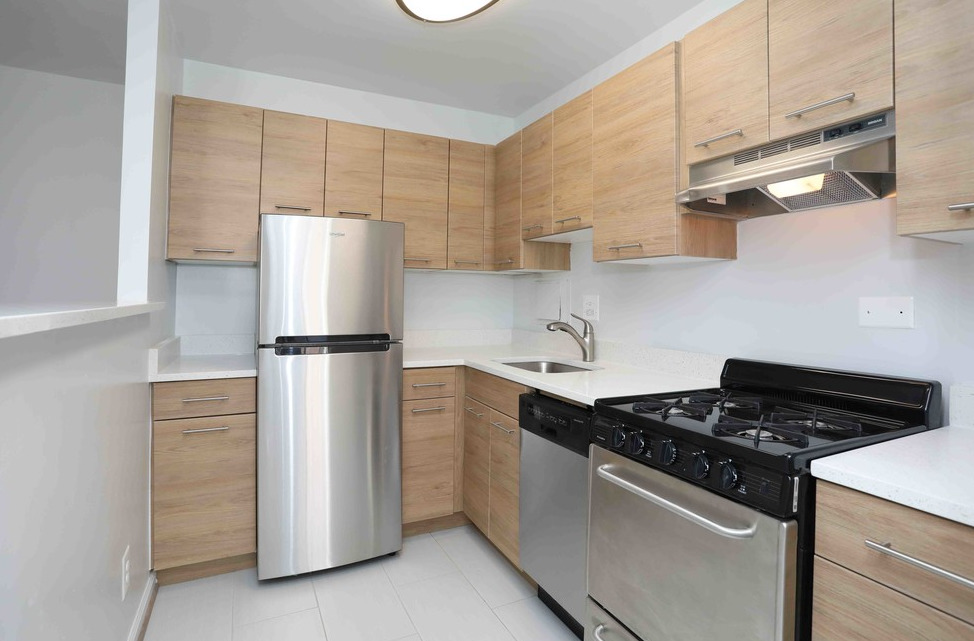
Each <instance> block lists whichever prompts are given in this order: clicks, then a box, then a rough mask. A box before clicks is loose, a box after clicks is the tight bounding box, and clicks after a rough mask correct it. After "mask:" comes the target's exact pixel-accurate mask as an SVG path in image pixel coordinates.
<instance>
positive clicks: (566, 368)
mask: <svg viewBox="0 0 974 641" xmlns="http://www.w3.org/2000/svg"><path fill="white" fill-rule="evenodd" d="M504 364H505V365H510V366H511V367H516V368H518V369H526V370H528V371H529V372H539V373H541V374H565V373H568V372H591V371H592V370H593V369H595V368H592V367H576V366H575V365H568V364H567V363H558V362H555V361H521V362H519V363H504Z"/></svg>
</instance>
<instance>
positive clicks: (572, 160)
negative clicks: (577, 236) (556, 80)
mask: <svg viewBox="0 0 974 641" xmlns="http://www.w3.org/2000/svg"><path fill="white" fill-rule="evenodd" d="M592 124H593V108H592V92H591V91H586V92H585V93H583V94H582V95H581V96H579V97H578V98H575V99H574V100H572V101H571V102H569V103H567V104H565V105H562V106H561V107H559V108H558V109H555V111H554V115H553V123H552V126H553V130H552V195H553V198H552V213H551V217H552V225H551V231H552V233H555V234H557V233H560V232H565V231H574V230H576V229H585V228H586V227H591V226H592V207H593V204H592V194H593V184H592Z"/></svg>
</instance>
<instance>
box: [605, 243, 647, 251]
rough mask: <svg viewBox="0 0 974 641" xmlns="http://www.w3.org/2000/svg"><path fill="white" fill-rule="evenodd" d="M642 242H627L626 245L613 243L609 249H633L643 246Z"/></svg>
mask: <svg viewBox="0 0 974 641" xmlns="http://www.w3.org/2000/svg"><path fill="white" fill-rule="evenodd" d="M642 246H643V244H642V243H626V244H625V245H611V246H609V249H610V250H611V251H619V250H620V249H633V248H635V247H642Z"/></svg>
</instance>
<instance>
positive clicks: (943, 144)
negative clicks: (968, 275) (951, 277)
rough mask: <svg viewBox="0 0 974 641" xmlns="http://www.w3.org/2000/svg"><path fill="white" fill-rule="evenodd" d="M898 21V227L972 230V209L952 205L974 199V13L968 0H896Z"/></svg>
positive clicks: (917, 230) (910, 230)
mask: <svg viewBox="0 0 974 641" xmlns="http://www.w3.org/2000/svg"><path fill="white" fill-rule="evenodd" d="M895 23H896V165H897V173H896V191H897V196H896V222H897V231H898V232H899V233H900V234H922V233H936V232H955V231H958V230H972V229H974V208H971V209H960V208H955V209H954V210H950V209H948V208H949V207H950V206H951V205H961V204H966V203H974V160H972V155H971V154H972V152H971V150H972V149H974V90H972V88H971V79H972V78H974V56H972V55H971V49H970V43H971V34H972V33H974V11H972V10H971V3H970V2H968V1H967V0H897V1H896V22H895ZM934 237H935V238H940V239H942V240H956V241H964V240H966V241H967V242H970V241H971V239H972V235H971V234H970V233H968V234H967V235H966V237H965V236H962V237H960V238H958V237H957V236H956V235H954V236H934Z"/></svg>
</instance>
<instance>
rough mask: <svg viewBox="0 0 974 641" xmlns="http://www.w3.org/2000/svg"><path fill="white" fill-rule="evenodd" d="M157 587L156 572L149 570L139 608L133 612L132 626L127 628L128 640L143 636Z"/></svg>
mask: <svg viewBox="0 0 974 641" xmlns="http://www.w3.org/2000/svg"><path fill="white" fill-rule="evenodd" d="M158 589H159V587H158V584H157V583H156V573H155V572H153V571H152V570H149V578H148V579H146V582H145V588H144V589H143V590H142V599H141V600H140V601H139V609H138V610H137V611H136V613H135V619H134V620H133V621H132V627H131V628H129V636H128V641H142V639H143V638H144V637H145V630H146V628H147V627H148V626H149V616H150V615H151V614H152V606H153V604H154V603H155V601H156V591H157V590H158Z"/></svg>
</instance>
